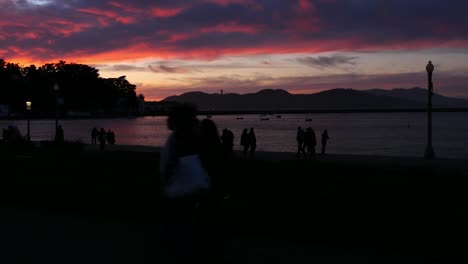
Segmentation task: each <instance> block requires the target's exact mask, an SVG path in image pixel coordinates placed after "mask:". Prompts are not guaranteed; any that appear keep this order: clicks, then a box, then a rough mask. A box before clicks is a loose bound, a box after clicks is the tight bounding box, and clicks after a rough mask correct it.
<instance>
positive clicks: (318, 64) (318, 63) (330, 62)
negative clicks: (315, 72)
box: [297, 55, 357, 68]
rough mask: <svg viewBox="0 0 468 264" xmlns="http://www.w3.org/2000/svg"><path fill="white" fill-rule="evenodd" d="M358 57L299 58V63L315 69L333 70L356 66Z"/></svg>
mask: <svg viewBox="0 0 468 264" xmlns="http://www.w3.org/2000/svg"><path fill="white" fill-rule="evenodd" d="M356 59H357V57H349V56H343V55H333V56H329V57H325V56H319V57H317V58H314V57H304V58H298V59H297V61H299V62H300V63H302V64H304V65H307V66H310V67H315V68H333V67H338V66H341V65H355V64H356Z"/></svg>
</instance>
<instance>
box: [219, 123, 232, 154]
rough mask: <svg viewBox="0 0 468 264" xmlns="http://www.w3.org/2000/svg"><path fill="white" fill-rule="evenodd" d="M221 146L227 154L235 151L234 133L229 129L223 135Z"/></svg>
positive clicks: (224, 130)
mask: <svg viewBox="0 0 468 264" xmlns="http://www.w3.org/2000/svg"><path fill="white" fill-rule="evenodd" d="M221 146H222V148H223V151H224V152H225V153H232V152H233V150H234V133H232V131H231V130H229V129H227V128H225V129H223V133H222V134H221Z"/></svg>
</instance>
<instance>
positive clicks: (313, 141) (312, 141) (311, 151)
mask: <svg viewBox="0 0 468 264" xmlns="http://www.w3.org/2000/svg"><path fill="white" fill-rule="evenodd" d="M304 145H305V146H306V148H307V154H308V155H309V157H314V156H315V146H316V145H317V138H316V137H315V132H314V130H313V129H312V128H311V127H308V128H307V129H306V132H305V136H304Z"/></svg>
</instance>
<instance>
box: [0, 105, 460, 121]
mask: <svg viewBox="0 0 468 264" xmlns="http://www.w3.org/2000/svg"><path fill="white" fill-rule="evenodd" d="M424 112H427V109H426V108H414V109H412V108H408V109H277V110H274V109H265V110H261V109H254V110H208V109H202V110H199V111H198V114H199V115H208V114H210V115H260V114H267V115H276V114H340V113H341V114H352V113H355V114H356V113H424ZM432 112H436V113H467V112H468V108H458V107H457V108H444V107H441V108H432ZM14 115H15V116H0V120H27V119H28V115H25V114H18V113H16V114H14ZM156 116H167V114H166V112H164V113H154V114H153V113H145V114H141V115H102V116H99V115H98V116H93V115H83V116H78V115H74V116H61V117H60V118H59V119H60V120H74V119H120V118H129V119H132V118H139V117H156ZM29 119H30V120H49V119H50V120H54V119H55V116H47V115H31V116H29Z"/></svg>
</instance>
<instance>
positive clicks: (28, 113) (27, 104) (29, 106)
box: [26, 101, 32, 142]
mask: <svg viewBox="0 0 468 264" xmlns="http://www.w3.org/2000/svg"><path fill="white" fill-rule="evenodd" d="M31 106H32V103H31V101H26V112H27V113H26V115H27V116H28V134H27V138H26V139H27V140H28V142H30V141H31V132H30V130H29V119H30V113H31Z"/></svg>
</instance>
